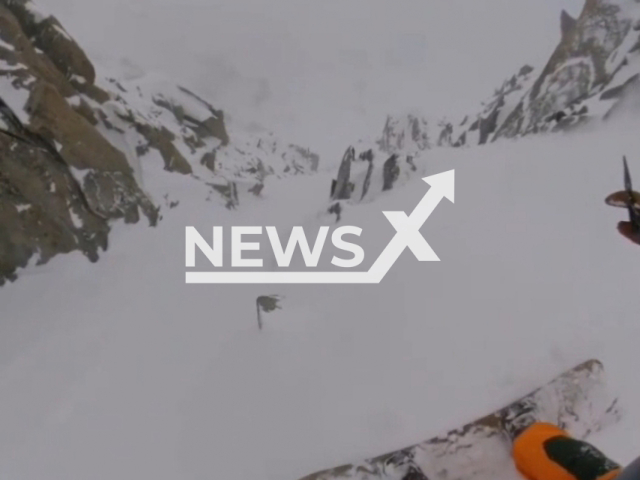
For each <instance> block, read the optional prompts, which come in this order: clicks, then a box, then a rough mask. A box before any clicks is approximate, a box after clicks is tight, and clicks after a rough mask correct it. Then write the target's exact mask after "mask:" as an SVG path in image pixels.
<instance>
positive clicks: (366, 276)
mask: <svg viewBox="0 0 640 480" xmlns="http://www.w3.org/2000/svg"><path fill="white" fill-rule="evenodd" d="M422 180H424V181H425V182H426V183H427V184H429V185H430V186H431V188H430V189H429V190H428V191H427V193H426V194H425V195H424V197H422V200H420V202H419V203H418V205H417V206H416V207H415V209H414V210H413V212H412V213H411V215H409V216H407V214H406V213H405V212H383V213H384V215H385V216H386V217H387V219H388V220H389V222H390V223H391V224H392V225H393V227H394V228H395V229H396V234H395V236H394V237H393V238H392V239H391V241H390V242H389V244H388V245H387V246H386V247H385V249H384V250H383V251H382V253H381V254H380V255H379V256H378V258H377V260H376V261H375V262H374V264H373V265H372V266H371V268H370V269H369V271H367V272H187V273H186V283H188V284H193V283H235V284H240V283H253V284H257V283H261V284H262V283H271V284H276V283H280V284H282V283H307V284H310V283H313V284H317V283H341V284H354V283H360V284H371V283H374V284H376V283H380V282H381V281H382V279H383V278H384V277H385V276H386V274H387V273H388V272H389V270H391V267H392V266H393V265H394V263H395V262H396V261H397V260H398V258H399V257H400V255H401V254H402V252H403V251H404V250H405V248H407V247H408V248H409V249H410V250H411V251H412V252H413V254H414V255H415V256H416V258H417V259H418V261H420V262H438V261H440V259H439V258H438V255H436V253H435V252H434V251H433V249H432V248H431V246H430V245H429V244H428V243H427V241H426V240H425V238H424V237H423V236H422V235H421V234H420V228H421V227H422V225H424V223H425V222H426V221H427V219H428V218H429V217H430V216H431V214H432V213H433V211H434V210H435V209H436V207H437V206H438V204H439V203H440V201H442V199H443V198H448V199H449V200H450V201H451V202H452V203H453V202H454V200H455V170H449V171H447V172H443V173H439V174H436V175H431V176H429V177H425V178H423V179H422Z"/></svg>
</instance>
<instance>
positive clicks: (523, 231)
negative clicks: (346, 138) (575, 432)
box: [0, 124, 640, 480]
mask: <svg viewBox="0 0 640 480" xmlns="http://www.w3.org/2000/svg"><path fill="white" fill-rule="evenodd" d="M635 132H637V126H634V127H633V128H632V127H631V125H630V124H627V126H625V127H624V128H623V127H622V126H621V124H619V125H616V126H612V127H609V128H606V129H605V128H603V129H601V130H598V131H594V132H589V133H588V134H573V135H565V136H554V137H550V136H547V137H540V138H534V139H525V140H520V141H518V142H501V143H498V144H493V145H489V146H486V147H482V148H471V149H463V150H454V149H447V150H433V151H430V152H428V153H427V154H426V155H425V156H424V157H425V158H426V162H427V168H428V171H429V173H438V172H441V171H444V170H448V169H450V168H455V169H456V180H457V185H456V187H457V190H456V204H455V205H452V204H450V203H449V202H447V201H446V200H445V201H443V202H442V203H441V204H440V206H439V207H438V208H437V209H436V211H435V213H434V214H433V215H432V216H431V218H430V219H429V220H428V221H427V223H426V224H425V226H424V227H423V229H422V232H423V233H424V235H425V237H426V238H427V240H428V241H429V242H430V244H431V246H432V247H433V248H434V249H435V251H436V252H437V254H438V255H439V256H440V258H441V260H442V262H440V263H418V262H417V261H416V260H415V259H414V258H413V256H412V254H411V253H410V252H409V251H408V250H407V251H406V252H405V253H404V254H403V255H402V257H401V258H400V260H399V261H398V262H397V263H396V265H395V266H394V267H393V269H392V270H391V272H390V273H389V274H388V276H387V277H386V278H385V280H384V281H383V283H382V284H381V285H375V286H371V285H366V286H347V287H345V286H326V285H325V286H266V287H261V286H210V285H200V286H194V285H185V284H184V271H185V269H184V227H185V226H187V225H195V226H197V227H198V228H199V230H200V231H201V232H206V231H209V230H210V228H211V226H212V225H213V224H214V223H215V224H217V225H226V226H229V225H233V224H262V225H269V224H273V225H278V226H287V225H293V224H298V223H303V224H305V225H316V226H317V225H319V224H320V220H318V219H317V218H316V212H321V211H322V210H323V209H325V208H326V206H327V203H326V196H327V193H328V188H329V185H330V178H331V176H330V175H329V174H326V173H320V174H317V175H314V176H309V177H297V178H290V179H285V180H281V181H273V182H271V183H269V184H267V187H266V188H265V193H264V195H265V199H264V200H262V201H258V200H253V201H252V202H251V203H249V204H247V203H246V202H245V203H244V204H242V205H241V207H240V209H239V210H237V211H235V212H228V211H226V210H224V209H222V208H220V207H217V206H216V205H214V204H213V203H211V202H205V201H204V194H203V192H201V191H199V190H197V189H194V188H193V185H194V184H193V181H192V180H190V179H188V178H186V177H182V176H179V175H170V174H166V173H160V172H153V171H151V172H146V171H145V172H144V175H145V184H146V185H147V186H149V185H152V184H153V185H160V184H161V187H162V189H164V190H166V191H170V192H172V196H173V195H175V196H176V197H177V198H180V201H181V202H180V205H179V206H178V207H177V208H176V209H174V210H170V211H164V212H163V214H164V217H165V218H164V221H162V222H161V223H160V225H159V227H158V228H156V229H151V228H146V227H144V226H142V225H140V226H136V227H124V226H120V225H116V227H115V228H116V231H115V232H114V234H113V235H112V240H111V247H110V250H109V251H108V252H107V253H106V254H104V255H103V258H102V259H101V261H100V262H98V263H97V264H90V263H89V262H87V261H86V260H85V259H84V258H83V257H81V256H80V255H79V254H73V255H70V256H67V257H58V258H56V259H54V260H53V261H52V262H50V263H49V264H48V265H46V266H43V267H30V268H28V269H27V270H26V271H24V272H22V274H21V278H20V279H19V281H18V282H16V283H15V284H11V285H8V286H6V287H4V288H2V289H0V304H1V305H2V307H1V308H2V321H1V322H0V398H2V401H1V403H2V407H1V408H0V431H1V432H2V435H0V477H2V478H15V479H23V480H29V479H41V478H49V479H55V478H65V479H78V480H80V479H87V478H91V479H94V480H101V479H105V480H106V479H109V480H112V479H114V478H120V479H128V478H131V479H133V478H154V479H156V480H161V479H172V480H174V479H177V478H179V479H204V478H228V479H233V480H243V479H246V480H256V479H270V480H295V479H296V478H298V477H300V476H302V475H305V474H308V473H311V472H312V471H315V470H318V469H321V468H326V467H330V466H335V465H338V464H341V463H343V462H347V461H351V460H354V459H359V458H362V457H367V456H372V455H377V454H381V453H383V452H387V451H390V450H393V449H397V448H400V447H404V446H406V445H409V444H412V443H415V442H418V441H421V440H424V439H426V438H428V437H430V436H433V435H436V434H439V433H442V432H443V431H446V430H447V429H449V428H452V427H456V426H459V425H461V424H463V423H464V422H466V421H468V420H471V419H473V418H476V417H478V416H480V415H482V414H484V413H487V412H489V411H491V410H494V409H495V408H497V407H500V406H502V405H503V404H505V403H507V402H508V401H510V400H512V399H514V398H515V397H517V396H519V395H521V394H524V393H527V392H528V391H530V390H531V389H533V388H535V387H536V386H538V385H540V384H541V383H543V382H546V381H547V380H549V379H551V378H552V377H553V376H554V375H556V374H558V373H559V372H561V371H562V370H564V369H566V368H568V367H571V366H573V365H574V364H576V363H579V362H581V361H583V360H585V359H587V358H591V357H596V358H600V359H601V360H603V362H604V364H605V368H606V369H607V370H608V374H609V378H610V380H611V388H613V389H615V390H616V391H617V392H619V394H620V399H621V402H622V406H623V408H625V414H624V421H623V422H622V423H620V424H618V425H616V426H614V427H610V428H609V429H607V430H606V431H604V432H602V433H600V434H598V435H596V436H594V437H593V438H592V440H593V441H595V442H596V444H597V446H599V447H601V448H602V449H604V450H605V451H606V452H608V453H609V454H610V455H611V456H612V457H613V458H615V459H617V460H619V461H621V462H626V461H629V460H630V459H632V458H633V457H634V456H635V455H636V454H637V451H638V446H639V445H640V433H639V432H640V428H638V427H640V411H639V410H638V408H637V404H638V402H639V401H640V386H638V383H637V382H636V380H635V378H636V376H635V373H636V371H635V370H636V368H637V364H638V363H637V360H638V340H637V339H638V336H639V335H640V322H639V321H638V312H639V311H640V296H639V295H638V291H639V290H638V285H640V250H639V249H638V247H637V246H634V245H633V244H631V243H630V242H628V241H627V240H625V239H624V238H622V237H620V236H619V235H618V233H617V232H616V228H615V226H616V223H617V222H618V220H621V219H623V218H624V216H625V212H624V210H622V209H619V210H617V209H613V208H610V207H606V206H605V205H604V203H603V199H604V197H605V196H606V195H607V194H608V193H610V192H611V191H613V190H615V189H618V188H620V186H621V177H622V173H621V156H622V155H623V154H627V155H628V157H629V160H630V163H631V168H632V174H634V175H635V177H636V179H637V180H636V181H637V182H640V158H638V155H637V152H640V140H638V139H637V135H635ZM638 185H640V183H638ZM427 188H428V187H427V186H426V185H425V184H424V183H423V182H422V181H420V180H419V179H418V178H416V179H415V180H414V181H412V182H410V183H409V184H407V185H406V186H404V187H403V188H402V189H398V190H395V191H392V192H389V193H387V194H383V195H380V197H379V198H378V199H377V200H376V201H374V202H371V203H367V204H364V205H360V206H354V207H351V208H349V209H348V210H347V211H346V213H345V215H344V221H343V223H344V224H356V225H359V226H361V227H363V228H364V230H365V233H366V234H367V236H366V237H364V238H363V242H364V247H365V250H366V252H367V255H368V259H369V260H370V261H372V260H373V259H374V258H375V257H376V256H377V254H378V252H379V251H380V250H379V249H380V248H381V247H382V246H383V245H384V244H386V242H387V241H388V240H389V239H390V238H391V236H392V235H393V233H394V231H393V229H392V227H391V226H390V225H389V224H388V222H387V221H386V220H385V218H384V216H383V215H382V213H381V211H383V210H405V211H411V210H412V209H413V207H414V206H415V205H416V204H417V202H418V200H419V199H420V198H421V197H422V195H424V193H425V192H426V189H427ZM158 198H159V197H158ZM322 218H325V220H326V218H330V217H322ZM265 240H266V237H265ZM376 248H378V250H376ZM200 261H202V259H200ZM201 265H202V264H201ZM363 267H364V266H363ZM203 268H204V265H203ZM271 293H278V294H281V295H284V296H285V297H286V299H285V302H284V309H283V310H282V311H279V312H278V313H276V314H272V315H268V316H266V317H265V322H266V328H265V330H263V331H262V332H260V331H258V328H257V323H256V314H255V298H256V297H257V296H258V295H263V294H271Z"/></svg>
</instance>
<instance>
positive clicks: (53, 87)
mask: <svg viewBox="0 0 640 480" xmlns="http://www.w3.org/2000/svg"><path fill="white" fill-rule="evenodd" d="M96 70H97V72H96ZM0 151H1V154H0V247H2V248H0V284H2V283H3V282H4V280H6V279H7V278H9V279H13V278H15V271H16V269H17V268H18V267H24V266H26V265H27V264H28V263H29V262H31V261H35V262H37V263H45V262H47V261H48V260H49V259H50V258H52V257H53V256H54V255H56V254H59V253H68V252H70V251H73V250H80V251H81V252H83V253H84V254H85V255H86V256H87V257H88V258H89V259H90V260H92V261H95V260H97V258H98V252H99V250H101V249H102V250H104V249H106V248H107V244H108V233H109V230H110V223H111V221H112V220H114V219H119V218H123V219H124V220H125V221H126V222H128V223H132V222H137V221H138V220H139V218H140V216H141V214H142V215H143V216H145V217H147V219H148V221H149V223H150V224H151V225H155V224H156V223H157V221H158V219H159V218H162V216H161V214H160V213H159V212H160V210H161V208H162V206H169V207H173V206H175V205H177V202H178V201H179V200H178V199H175V198H173V197H175V195H173V194H171V192H165V191H159V190H156V189H155V188H154V186H155V185H156V184H154V183H153V182H146V183H145V176H146V175H145V173H144V171H145V170H154V169H157V170H164V171H166V172H171V173H174V174H178V175H187V176H191V177H192V178H193V179H194V181H195V182H197V183H199V184H200V185H202V188H203V189H204V190H207V191H208V192H209V193H208V194H203V198H208V199H218V200H220V201H221V202H223V203H224V204H226V205H227V206H228V207H234V206H237V204H238V202H239V193H238V190H239V189H240V190H242V192H241V193H245V192H246V191H251V193H253V194H255V195H260V193H261V192H262V189H263V187H264V185H263V183H264V179H265V178H266V177H267V176H270V175H275V176H287V175H295V174H304V173H310V172H313V171H315V170H316V169H317V167H318V162H319V158H318V156H317V155H315V154H314V153H312V152H310V151H309V150H308V149H305V148H303V147H300V146H297V145H293V144H289V143H286V142H282V141H281V140H280V139H276V138H274V136H273V134H270V133H269V132H257V133H256V132H248V131H246V130H245V129H243V128H241V127H238V128H234V126H233V125H227V123H226V122H225V117H224V113H223V112H222V111H221V110H219V109H216V108H215V107H214V106H213V105H211V104H210V103H208V102H207V101H206V100H204V99H203V98H201V97H200V96H199V95H197V94H196V93H194V92H192V91H191V90H189V89H187V88H185V87H182V86H179V85H176V84H174V83H172V82H171V81H169V80H167V79H164V78H161V77H158V76H153V75H140V74H138V75H131V76H127V77H125V78H118V77H117V76H114V75H112V74H110V73H109V72H105V71H101V70H100V69H99V68H98V69H96V68H95V67H94V65H93V63H92V62H91V60H90V59H89V58H88V57H87V55H86V54H85V52H84V51H83V50H82V48H81V47H80V46H79V45H78V44H77V43H76V42H75V41H74V39H73V38H71V36H70V35H69V34H68V33H67V31H66V30H65V29H64V27H63V26H62V25H61V24H60V23H59V22H58V20H56V18H55V17H54V16H52V15H49V14H45V13H43V12H42V11H41V10H40V9H38V7H36V5H35V4H34V3H33V2H31V1H29V0H4V1H2V2H0ZM238 183H240V185H238ZM170 196H171V198H172V199H171V200H168V199H169V197H170ZM163 198H164V205H162V204H163Z"/></svg>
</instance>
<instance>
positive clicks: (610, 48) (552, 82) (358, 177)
mask: <svg viewBox="0 0 640 480" xmlns="http://www.w3.org/2000/svg"><path fill="white" fill-rule="evenodd" d="M560 32H561V40H560V43H559V44H558V46H557V47H556V49H555V50H554V51H553V53H552V54H551V57H550V59H549V60H548V62H547V64H546V65H545V66H544V68H542V69H540V68H538V69H536V68H534V67H532V66H529V65H524V66H523V67H522V68H520V69H519V70H518V72H516V73H515V74H514V75H512V76H511V77H508V78H507V79H506V80H505V81H504V82H503V83H502V85H500V86H499V87H498V88H496V89H495V91H494V92H493V94H492V95H491V96H490V97H489V98H487V99H486V100H485V101H484V102H483V103H482V105H481V110H480V111H479V113H474V114H470V115H466V116H465V117H464V118H462V119H461V120H457V121H453V120H449V119H446V118H445V119H432V118H429V117H428V116H427V117H425V116H423V115H421V114H418V113H410V114H403V115H396V116H388V117H387V119H386V121H385V124H384V127H383V131H382V134H381V135H380V136H378V137H377V138H375V139H374V140H372V141H371V140H365V141H359V142H357V143H356V144H355V147H354V152H353V155H350V156H349V155H347V156H348V157H349V158H352V159H353V162H354V165H353V167H352V168H350V169H348V168H346V167H345V166H344V161H343V165H342V166H341V168H340V171H339V172H338V177H337V180H336V182H338V183H341V184H351V187H350V192H353V194H352V193H343V194H341V195H340V196H339V198H336V199H340V200H345V199H348V200H350V201H351V202H353V201H361V200H363V199H364V198H365V196H366V195H367V194H369V192H370V191H372V188H371V185H373V186H374V187H373V190H376V188H377V190H378V191H381V190H388V189H390V188H392V186H393V185H394V184H396V182H397V181H398V180H400V181H401V183H402V182H403V181H406V180H408V179H409V178H411V177H412V176H414V175H416V176H419V175H423V174H424V171H423V170H421V169H418V168H416V165H415V163H416V162H415V160H416V158H418V157H420V156H424V155H429V151H430V150H431V149H433V148H439V147H464V146H467V147H469V146H478V145H485V144H487V143H491V142H495V141H497V140H500V139H506V138H516V137H522V136H526V135H531V134H536V133H544V132H561V131H567V130H569V129H571V128H575V127H577V126H579V125H586V124H587V123H590V122H605V121H607V120H610V119H612V118H614V117H616V116H617V115H618V114H622V113H624V112H626V111H628V110H629V109H630V108H631V109H632V108H633V105H636V104H638V102H639V101H640V90H639V89H638V87H637V85H638V80H639V79H640V4H638V2H637V1H635V0H588V1H587V2H586V3H585V6H584V8H583V10H582V13H581V14H580V15H579V16H578V18H576V19H574V18H572V17H571V16H570V15H569V14H568V13H567V12H565V11H562V13H561V15H560ZM627 106H628V108H627ZM347 156H345V158H346V157H347ZM358 160H365V161H368V162H369V163H368V166H366V165H365V166H364V167H362V166H359V164H358ZM360 164H362V162H360ZM403 179H404V180H403ZM365 185H366V187H365ZM332 208H334V209H335V207H332Z"/></svg>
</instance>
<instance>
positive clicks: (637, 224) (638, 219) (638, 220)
mask: <svg viewBox="0 0 640 480" xmlns="http://www.w3.org/2000/svg"><path fill="white" fill-rule="evenodd" d="M622 163H623V165H624V189H625V190H626V192H627V200H626V202H627V211H628V212H629V222H630V223H631V226H632V227H633V231H634V232H636V233H637V232H640V216H639V215H638V212H637V211H636V209H635V208H634V203H635V196H634V193H633V186H632V185H631V174H630V173H629V165H628V164H627V157H626V156H625V157H622Z"/></svg>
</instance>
